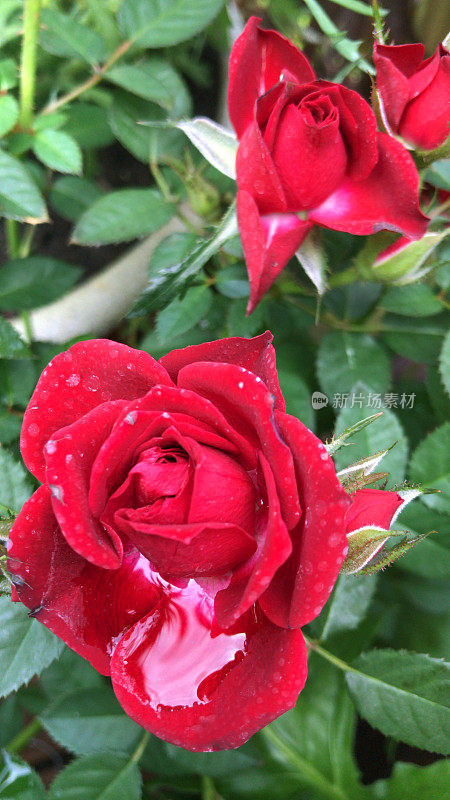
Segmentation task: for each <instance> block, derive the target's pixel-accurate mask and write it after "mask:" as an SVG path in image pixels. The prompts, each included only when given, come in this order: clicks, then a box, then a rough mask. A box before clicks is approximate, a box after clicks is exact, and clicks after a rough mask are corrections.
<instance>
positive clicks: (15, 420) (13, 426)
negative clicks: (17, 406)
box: [0, 411, 22, 445]
mask: <svg viewBox="0 0 450 800" xmlns="http://www.w3.org/2000/svg"><path fill="white" fill-rule="evenodd" d="M21 424H22V423H21V420H20V418H19V417H16V416H13V415H12V414H8V412H7V411H1V412H0V445H5V444H10V442H13V441H14V439H18V438H19V434H20V428H21Z"/></svg>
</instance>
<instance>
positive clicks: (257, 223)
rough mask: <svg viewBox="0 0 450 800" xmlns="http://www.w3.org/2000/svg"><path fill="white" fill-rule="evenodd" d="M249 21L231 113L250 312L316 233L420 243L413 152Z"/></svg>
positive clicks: (237, 53)
mask: <svg viewBox="0 0 450 800" xmlns="http://www.w3.org/2000/svg"><path fill="white" fill-rule="evenodd" d="M259 22H260V20H259V19H257V18H256V17H252V18H251V19H250V20H249V22H248V23H247V25H246V27H245V30H244V32H243V33H242V35H241V36H240V37H239V39H238V40H237V41H236V43H235V45H234V47H233V50H232V53H231V57H230V84H229V95H228V104H229V111H230V118H231V121H232V123H233V126H234V128H235V130H236V133H237V135H238V137H239V140H240V142H239V148H238V152H237V159H236V175H237V184H238V195H237V214H238V223H239V232H240V235H241V240H242V245H243V248H244V253H245V258H246V262H247V269H248V273H249V278H250V301H249V306H248V311H252V310H253V309H254V307H255V306H256V305H257V303H258V302H259V301H260V300H261V298H262V296H263V295H264V294H265V293H266V292H267V290H268V289H269V287H270V286H271V284H272V283H273V281H274V280H275V278H276V277H277V275H279V273H280V272H281V270H282V269H283V268H284V267H285V265H286V263H287V261H288V260H289V259H290V258H291V257H292V256H293V255H294V253H295V252H296V250H297V249H298V247H299V246H300V244H301V243H302V241H303V239H304V238H305V236H306V234H307V233H308V232H309V231H310V230H311V228H312V227H313V225H315V224H317V225H322V226H325V227H327V228H333V229H334V230H338V231H348V232H349V233H353V234H362V235H366V234H370V233H374V232H376V231H379V230H382V229H388V230H393V231H398V232H399V233H402V234H405V235H406V236H409V237H410V238H413V239H414V238H415V239H417V238H420V237H421V236H422V235H423V234H424V233H425V231H426V228H427V224H428V220H427V218H426V217H424V215H423V214H422V213H421V211H420V208H419V199H418V188H419V176H418V173H417V170H416V168H415V165H414V162H413V160H412V158H411V156H410V155H409V153H408V152H407V150H406V149H405V148H404V147H403V146H402V145H401V144H400V143H399V142H398V141H396V139H394V138H392V137H390V136H387V135H386V134H384V133H377V123H376V118H375V114H374V113H373V111H372V109H371V108H370V106H369V105H368V103H366V101H365V100H364V99H363V98H362V97H360V95H358V94H357V93H356V92H354V91H351V90H350V89H347V88H345V86H341V85H339V84H334V83H330V82H328V81H322V80H316V79H315V75H314V72H313V70H312V67H311V66H310V64H309V63H308V61H307V59H306V58H305V56H304V55H303V54H302V53H301V52H300V51H299V50H297V48H296V47H294V45H292V44H291V43H290V42H289V41H288V40H287V39H285V38H284V37H283V36H281V35H280V34H278V33H276V32H275V31H266V30H263V29H262V28H260V26H259Z"/></svg>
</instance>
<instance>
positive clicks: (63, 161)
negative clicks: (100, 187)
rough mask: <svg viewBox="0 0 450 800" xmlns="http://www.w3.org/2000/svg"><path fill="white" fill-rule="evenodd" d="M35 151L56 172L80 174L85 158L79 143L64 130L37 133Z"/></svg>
mask: <svg viewBox="0 0 450 800" xmlns="http://www.w3.org/2000/svg"><path fill="white" fill-rule="evenodd" d="M33 152H34V154H35V156H36V158H38V159H39V160H40V161H42V163H43V164H45V165H46V166H47V167H50V169H54V170H56V172H70V173H72V174H75V175H77V174H79V173H80V172H81V169H82V164H83V159H82V155H81V150H80V147H79V145H78V143H77V142H76V141H75V139H73V138H72V136H69V135H68V134H67V133H64V132H63V131H55V130H51V129H48V130H44V131H39V133H37V134H36V137H35V139H34V144H33Z"/></svg>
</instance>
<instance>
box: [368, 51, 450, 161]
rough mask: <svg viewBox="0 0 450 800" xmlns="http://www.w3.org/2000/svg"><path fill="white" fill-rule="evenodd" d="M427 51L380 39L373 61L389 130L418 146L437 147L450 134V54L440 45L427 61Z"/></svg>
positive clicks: (425, 147)
mask: <svg viewBox="0 0 450 800" xmlns="http://www.w3.org/2000/svg"><path fill="white" fill-rule="evenodd" d="M424 50H425V48H424V46H423V44H401V45H384V44H378V42H376V43H375V46H374V51H373V60H374V63H375V67H376V70H377V93H378V98H379V103H380V111H381V115H382V117H383V122H384V124H385V126H386V128H387V130H388V131H389V132H390V133H393V134H398V135H399V136H401V138H402V139H403V140H404V141H405V142H407V143H408V144H409V145H411V146H412V147H414V148H419V149H421V150H434V148H436V147H439V145H441V144H443V143H444V142H445V140H446V139H447V137H448V135H449V133H450V130H449V125H450V53H449V52H448V50H446V49H445V47H444V46H443V45H442V44H440V45H438V47H437V48H436V52H435V53H434V55H433V56H431V57H430V58H427V59H426V60H425V61H424V60H423V54H424Z"/></svg>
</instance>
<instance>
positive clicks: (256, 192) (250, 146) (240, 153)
mask: <svg viewBox="0 0 450 800" xmlns="http://www.w3.org/2000/svg"><path fill="white" fill-rule="evenodd" d="M284 89H285V87H284V86H281V87H280V91H278V90H275V92H272V93H271V96H273V98H274V99H273V103H272V102H271V96H269V95H267V96H266V97H262V98H261V100H260V101H259V103H258V118H259V117H261V120H259V122H258V120H255V122H254V123H253V124H252V125H250V126H249V127H248V128H247V130H246V132H245V135H244V136H243V138H242V140H241V142H240V144H239V147H238V150H237V154H236V178H237V185H238V189H239V191H245V192H248V193H249V194H251V195H252V197H254V198H255V200H256V201H257V203H258V207H259V209H260V211H261V212H272V211H287V209H288V206H287V202H286V196H285V194H284V190H283V187H282V185H281V181H280V178H279V176H278V173H277V170H276V168H275V164H274V163H273V159H272V156H271V155H270V152H269V149H268V146H267V144H266V142H265V140H264V138H263V136H262V134H261V128H260V123H262V119H265V117H266V114H265V113H264V115H263V114H262V111H261V110H262V109H264V107H265V106H267V107H268V112H267V115H269V112H270V110H271V109H272V106H273V105H275V109H274V111H273V114H274V118H275V116H276V115H277V114H278V112H279V111H280V109H281V107H282V106H283V105H284V104H285V103H286V101H287V97H286V96H285V94H286V93H285V91H284ZM280 92H282V94H281V95H280V97H279V98H278V100H279V102H278V103H276V102H275V99H276V98H275V95H276V94H279V93H280Z"/></svg>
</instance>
